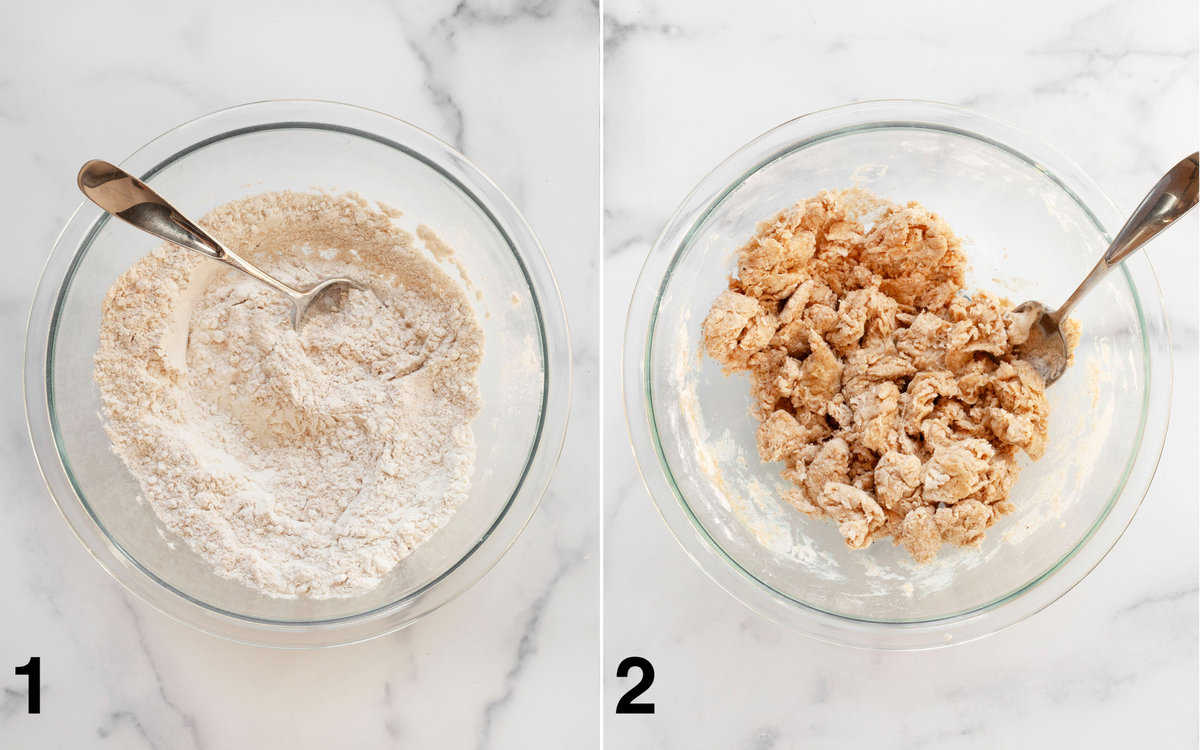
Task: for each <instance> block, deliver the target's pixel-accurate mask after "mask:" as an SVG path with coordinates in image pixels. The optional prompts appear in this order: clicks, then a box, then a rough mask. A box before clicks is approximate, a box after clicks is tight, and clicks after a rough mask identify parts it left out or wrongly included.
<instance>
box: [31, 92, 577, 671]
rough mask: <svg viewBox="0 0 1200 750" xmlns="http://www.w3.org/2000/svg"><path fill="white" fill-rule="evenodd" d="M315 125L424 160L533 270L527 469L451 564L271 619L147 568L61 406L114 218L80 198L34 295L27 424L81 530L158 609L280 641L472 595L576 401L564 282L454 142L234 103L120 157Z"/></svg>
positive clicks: (521, 518)
mask: <svg viewBox="0 0 1200 750" xmlns="http://www.w3.org/2000/svg"><path fill="white" fill-rule="evenodd" d="M296 129H313V130H323V131H332V132H339V133H343V134H346V135H351V136H357V137H361V138H365V139H368V140H371V141H374V142H376V143H379V144H381V145H384V146H389V147H391V148H394V149H396V150H399V151H401V152H402V153H404V154H405V155H407V156H409V157H411V158H415V159H417V160H418V161H420V162H422V163H423V164H424V165H425V166H426V167H428V168H430V169H432V170H434V171H435V172H437V173H438V174H439V176H440V177H442V178H444V179H446V180H447V181H448V182H450V183H451V184H452V185H453V186H454V187H455V188H456V189H457V190H458V191H459V192H461V193H462V194H463V195H464V196H465V197H466V198H468V199H469V200H470V201H471V202H472V203H474V204H475V205H476V206H477V207H478V208H479V209H480V210H481V211H482V212H483V214H484V215H485V217H486V218H487V219H488V220H489V221H490V222H491V223H492V224H493V226H494V227H495V228H496V230H497V231H498V232H499V233H500V235H501V237H502V238H503V239H504V241H505V242H506V243H507V244H508V246H509V248H510V250H511V252H512V254H513V258H514V260H515V261H516V263H517V265H518V267H519V268H520V270H521V272H522V274H523V275H524V277H525V279H526V283H527V286H528V289H529V293H530V296H531V299H532V303H533V304H532V307H533V310H534V317H535V321H536V322H537V333H538V343H539V346H540V356H541V360H542V376H543V377H542V393H541V403H540V405H539V414H538V422H537V425H536V429H535V433H534V437H533V440H532V441H531V445H530V449H529V453H528V454H527V456H526V459H525V466H524V467H523V471H522V473H521V475H520V477H519V479H518V481H517V483H516V485H515V487H514V488H513V490H512V492H511V494H510V496H509V498H508V500H507V501H506V502H505V503H504V505H503V506H502V507H501V508H500V510H499V513H498V515H497V517H496V518H495V519H493V521H492V523H491V524H490V525H489V527H488V528H487V529H486V530H485V531H484V532H483V534H482V536H481V537H480V538H478V539H477V540H475V542H474V543H473V544H472V545H471V547H470V548H469V549H468V550H467V551H466V553H465V554H464V555H463V556H462V557H461V558H459V559H458V560H457V561H456V562H454V563H453V564H452V565H451V566H450V567H449V568H448V569H447V570H445V571H442V572H441V573H440V574H438V575H437V576H435V577H433V578H432V579H431V580H429V581H427V582H425V583H424V584H422V585H421V586H420V587H418V588H417V589H415V590H413V591H410V592H408V593H406V594H405V595H404V596H402V597H400V598H399V599H396V600H394V601H391V602H388V603H386V604H383V605H380V606H378V607H373V608H372V609H370V610H366V611H363V612H359V613H354V614H350V615H344V616H339V617H335V618H326V619H319V620H272V619H267V618H261V617H256V616H253V615H246V614H242V613H237V612H232V611H229V610H226V609H223V608H219V607H216V606H214V605H211V604H208V603H207V602H204V601H202V600H200V599H198V598H196V597H193V596H192V595H190V594H188V593H187V592H185V591H182V590H180V589H179V588H177V587H176V586H174V585H173V584H171V583H169V582H167V581H164V580H163V579H162V578H160V577H159V576H158V575H157V574H155V573H154V572H152V571H150V570H148V569H147V568H145V567H144V566H143V565H142V564H141V563H140V562H139V561H138V560H137V559H136V558H135V557H134V556H133V555H131V554H129V553H128V552H127V551H126V550H125V549H124V547H123V546H122V545H121V544H120V543H119V542H118V541H117V540H116V539H114V538H113V537H112V536H111V535H110V534H109V532H108V530H107V529H106V528H105V527H104V525H103V524H102V523H101V522H100V521H99V519H97V518H96V517H95V515H94V513H93V511H92V509H91V507H90V505H89V504H88V503H87V501H86V498H85V497H84V495H83V492H82V490H81V489H80V488H79V487H78V486H77V485H76V484H75V481H74V478H73V475H72V473H71V471H70V468H69V467H70V460H69V457H67V456H66V455H65V452H64V450H63V448H62V446H61V444H60V442H59V434H58V433H59V429H58V427H57V423H56V416H55V412H54V408H53V407H54V392H53V387H52V380H51V376H52V368H53V364H54V335H55V332H56V330H57V326H58V320H59V313H60V311H61V306H62V304H63V300H64V299H65V297H66V295H67V292H69V290H70V284H71V281H72V279H73V277H74V273H75V270H76V268H77V267H78V264H79V262H80V261H81V260H82V258H83V256H84V255H85V254H86V252H87V250H88V248H89V247H90V245H91V242H92V240H93V239H94V237H95V236H96V235H97V234H98V233H99V232H100V230H101V229H102V228H103V227H104V226H105V225H106V223H107V222H108V220H109V217H108V215H107V214H104V213H103V212H102V211H101V210H100V209H99V208H97V207H95V206H93V205H92V204H90V203H88V202H87V201H82V202H81V203H80V204H79V206H78V207H77V208H76V209H75V211H74V212H73V213H72V215H71V217H70V218H69V219H68V221H67V223H66V225H65V226H64V227H63V229H62V230H61V231H60V232H59V235H58V237H57V238H56V239H55V242H54V246H53V249H52V250H51V252H50V255H49V257H48V258H47V260H46V263H45V264H44V267H43V270H42V274H41V276H40V278H39V281H38V285H37V288H36V291H35V294H34V299H33V302H32V304H31V306H30V312H29V317H28V323H27V333H26V342H25V358H24V368H25V372H24V377H23V383H24V401H25V415H26V428H27V430H28V434H29V437H30V442H31V444H32V446H33V448H34V455H35V459H36V461H37V464H38V469H39V471H40V473H41V474H42V478H43V481H44V483H45V485H46V487H47V490H48V491H49V493H50V495H51V498H52V499H53V500H54V502H55V505H56V506H57V507H58V509H59V511H60V513H61V514H62V515H63V517H64V519H65V520H66V521H67V523H68V525H69V526H70V527H71V529H72V531H73V532H74V534H75V536H76V538H78V539H79V540H80V542H81V543H82V544H83V545H84V547H85V548H86V549H87V550H88V551H89V553H90V554H91V555H92V557H93V558H94V559H96V561H97V562H98V563H99V564H100V565H101V567H103V568H104V569H105V571H106V572H108V573H109V575H111V576H112V577H113V578H114V579H115V580H117V581H118V583H120V584H121V585H122V586H123V587H125V588H126V589H127V590H129V591H131V592H132V593H134V594H135V595H137V596H138V597H139V598H141V599H143V600H144V601H146V602H147V603H149V604H150V605H151V606H153V607H154V608H155V609H158V610H159V611H162V612H164V613H165V614H167V615H168V616H170V617H172V618H173V619H176V620H179V621H181V622H184V623H186V624H188V625H191V626H193V627H196V628H198V629H200V630H202V631H205V632H208V633H210V634H213V635H217V636H221V637H224V638H227V639H230V640H234V641H239V642H243V643H249V644H254V645H264V646H273V647H280V648H312V647H322V646H334V645H342V644H345V643H353V642H357V641H361V640H366V639H369V638H374V637H377V636H380V635H384V634H386V633H390V632H393V631H395V630H397V629H399V628H402V627H404V626H406V625H408V624H411V623H412V622H414V621H416V620H417V619H419V618H420V617H423V616H424V615H426V614H428V613H429V612H432V611H434V610H436V609H438V608H439V607H441V606H443V605H444V604H446V603H448V602H449V601H451V600H452V599H454V598H455V597H457V596H458V595H460V594H461V593H463V592H465V591H466V590H467V589H469V588H470V587H471V586H473V585H474V584H475V583H476V582H478V581H479V579H481V578H482V577H483V575H485V574H486V573H487V572H488V571H489V570H490V569H491V568H492V567H493V566H494V565H495V564H496V563H497V562H499V560H500V558H501V557H503V555H504V554H505V552H507V550H508V549H509V548H510V547H511V546H512V544H513V543H514V542H515V541H516V539H517V538H518V536H519V535H520V533H521V532H522V530H523V529H524V527H525V526H526V525H527V523H528V521H529V519H530V518H532V515H533V513H534V512H535V511H536V509H537V507H538V505H539V503H540V500H541V498H542V496H543V494H544V492H545V490H546V487H547V485H548V483H549V480H550V477H551V476H552V474H553V471H554V468H555V466H556V464H557V461H558V458H559V456H560V455H561V451H562V447H563V444H564V440H565V437H566V425H567V419H568V416H569V406H570V399H571V365H572V362H571V356H570V336H569V329H568V326H567V320H566V311H565V307H564V304H563V300H562V295H561V293H560V291H559V288H558V284H557V280H556V279H555V277H554V274H553V271H552V270H551V268H550V265H549V260H548V258H547V257H546V254H545V251H544V249H543V248H542V246H541V244H540V243H539V242H538V240H537V238H536V236H535V235H534V234H533V231H532V229H530V227H529V225H528V224H527V222H526V221H525V219H524V218H523V217H522V216H521V214H520V212H519V211H518V210H517V208H516V207H515V206H514V205H513V203H512V201H511V200H510V199H509V198H508V197H507V196H506V195H505V194H504V193H503V192H502V191H501V190H500V188H499V187H498V186H497V185H496V184H495V183H494V182H493V181H492V180H491V179H490V178H488V177H487V176H486V175H485V174H484V173H483V171H482V170H480V169H479V168H478V167H477V166H475V165H474V164H473V163H472V162H470V161H469V160H468V159H467V158H466V157H465V156H463V155H462V154H461V153H459V152H458V151H456V150H455V149H454V148H453V147H451V146H450V145H449V144H447V143H445V142H443V141H441V140H440V139H438V138H436V137H435V136H433V135H432V134H430V133H428V132H427V131H425V130H423V129H421V128H418V127H416V126H415V125H412V124H411V123H408V122H406V121H404V120H401V119H399V118H397V117H394V116H392V115H388V114H386V113H383V112H379V111H377V110H372V109H367V108H364V107H358V106H354V105H349V104H344V103H340V102H333V101H327V100H316V99H272V100H264V101H257V102H251V103H247V104H239V105H235V106H232V107H226V108H223V109H220V110H217V111H215V112H211V113H208V114H205V115H202V116H200V117H197V118H194V119H192V120H189V121H187V122H185V123H182V124H181V125H178V126H176V127H174V128H171V129H170V130H168V131H166V132H165V133H163V134H162V135H159V136H157V137H156V138H154V139H153V140H151V141H149V142H148V143H146V144H145V145H144V146H142V147H140V148H139V149H137V150H136V151H135V152H134V153H133V154H131V155H130V156H129V157H127V158H126V159H125V160H123V161H122V162H121V164H122V166H123V167H124V168H126V169H127V170H129V171H131V172H132V173H134V174H137V175H139V176H140V177H141V179H143V180H145V181H147V182H149V181H151V180H152V178H153V176H154V175H155V174H157V173H158V172H160V171H162V170H163V169H165V168H166V167H167V166H169V165H170V164H173V163H175V162H176V161H177V160H179V159H181V158H183V157H185V156H187V155H188V154H191V153H192V152H195V151H197V150H199V149H202V148H204V147H205V146H208V145H210V144H213V143H216V142H218V141H222V140H226V139H229V138H235V137H239V136H242V135H246V134H249V133H256V132H269V131H272V130H296Z"/></svg>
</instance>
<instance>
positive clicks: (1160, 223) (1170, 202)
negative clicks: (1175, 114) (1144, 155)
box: [1053, 153, 1200, 323]
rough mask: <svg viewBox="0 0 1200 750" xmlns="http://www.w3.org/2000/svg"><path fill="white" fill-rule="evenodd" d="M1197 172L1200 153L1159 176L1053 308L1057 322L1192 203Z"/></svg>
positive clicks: (1194, 196)
mask: <svg viewBox="0 0 1200 750" xmlns="http://www.w3.org/2000/svg"><path fill="white" fill-rule="evenodd" d="M1198 175H1200V153H1195V154H1192V155H1191V156H1187V157H1184V158H1183V159H1182V160H1181V161H1180V162H1179V163H1178V164H1176V165H1175V166H1173V167H1171V169H1170V170H1169V171H1168V172H1167V173H1166V174H1165V175H1163V176H1162V179H1160V180H1159V181H1158V182H1157V183H1156V184H1155V185H1154V187H1153V188H1151V189H1150V192H1149V193H1147V194H1146V197H1145V198H1143V199H1142V202H1141V203H1139V204H1138V207H1137V209H1136V210H1134V212H1133V215H1132V216H1130V217H1129V220H1128V221H1126V222H1125V226H1123V227H1121V231H1119V232H1117V236H1116V237H1115V238H1114V239H1113V241H1112V244H1110V245H1109V246H1108V250H1106V251H1105V252H1104V256H1103V257H1102V258H1100V262H1098V263H1097V264H1096V267H1095V268H1093V269H1092V271H1091V273H1089V274H1088V275H1087V278H1086V279H1084V280H1083V283H1082V284H1080V285H1079V288H1078V289H1076V290H1075V291H1074V292H1073V293H1072V294H1071V296H1070V297H1069V298H1068V299H1067V301H1066V302H1064V303H1063V304H1062V306H1061V307H1059V308H1058V309H1057V310H1055V311H1054V314H1053V317H1054V320H1055V322H1056V323H1061V322H1062V321H1063V320H1064V319H1066V317H1067V313H1068V312H1069V311H1070V309H1071V308H1072V307H1074V306H1075V303H1076V302H1078V301H1079V300H1080V299H1081V298H1082V297H1083V296H1084V295H1085V294H1087V293H1088V292H1089V291H1091V290H1092V287H1094V286H1095V285H1096V284H1097V283H1099V281H1100V279H1102V278H1104V277H1105V276H1106V275H1108V272H1109V271H1110V270H1112V268H1113V267H1115V266H1117V265H1118V264H1120V263H1121V261H1123V260H1125V259H1126V258H1128V257H1129V256H1130V255H1132V254H1133V253H1134V252H1136V251H1137V249H1138V248H1140V247H1141V246H1142V245H1144V244H1146V243H1147V242H1149V241H1150V240H1151V239H1152V238H1153V237H1154V236H1155V235H1157V234H1158V233H1159V232H1161V231H1162V230H1164V229H1166V228H1167V227H1169V226H1170V225H1171V224H1173V223H1174V222H1175V220H1176V219H1178V218H1180V217H1181V216H1183V215H1184V214H1186V213H1187V212H1188V211H1190V210H1191V209H1192V208H1194V207H1195V205H1196V188H1197V182H1198V179H1200V177H1198Z"/></svg>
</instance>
